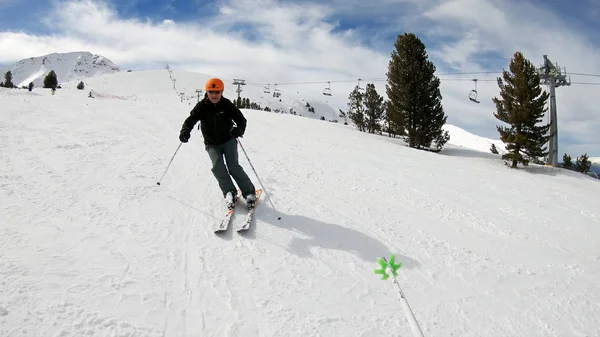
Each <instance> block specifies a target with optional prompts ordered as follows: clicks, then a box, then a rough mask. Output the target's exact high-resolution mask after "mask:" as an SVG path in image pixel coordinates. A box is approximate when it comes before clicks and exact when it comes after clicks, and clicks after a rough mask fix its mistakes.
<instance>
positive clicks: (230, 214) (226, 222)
mask: <svg viewBox="0 0 600 337" xmlns="http://www.w3.org/2000/svg"><path fill="white" fill-rule="evenodd" d="M238 194H239V192H238ZM239 200H240V198H235V201H234V202H233V204H231V205H228V206H227V213H226V214H225V217H224V218H223V219H222V220H221V222H220V223H219V226H218V227H217V229H215V233H220V232H225V231H226V230H227V229H228V228H229V224H230V223H231V218H232V217H233V213H234V212H235V206H236V205H237V203H238V201H239Z"/></svg>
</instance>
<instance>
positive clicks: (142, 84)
mask: <svg viewBox="0 0 600 337" xmlns="http://www.w3.org/2000/svg"><path fill="white" fill-rule="evenodd" d="M213 76H217V75H214V74H201V73H195V72H189V71H185V70H177V69H161V70H147V71H136V72H131V73H129V72H120V73H115V74H107V75H102V76H96V77H94V78H89V79H87V80H86V82H85V83H86V88H85V89H86V90H85V92H84V94H85V95H87V94H88V93H89V91H90V90H92V91H94V93H95V94H98V95H113V96H115V95H116V96H123V97H125V96H126V97H128V99H141V100H145V101H147V102H149V101H153V100H156V99H157V98H159V97H166V99H168V100H169V101H171V102H172V101H173V99H174V98H175V100H176V101H178V102H181V101H182V99H181V94H182V93H183V102H184V103H185V104H187V105H188V106H189V108H190V109H191V108H192V107H193V106H194V104H195V103H196V102H197V101H198V93H197V92H196V90H202V93H201V94H200V95H201V97H202V96H203V95H204V84H205V83H206V81H207V80H208V79H209V78H210V77H213ZM223 81H224V82H225V93H224V96H225V97H227V98H229V99H231V100H232V101H233V100H235V99H237V96H238V94H237V92H236V90H237V86H234V85H233V84H232V83H233V79H226V78H223ZM77 83H78V81H72V82H70V83H65V84H63V87H69V88H75V87H76V86H77ZM142 88H143V89H142ZM242 90H243V91H242V93H241V95H240V96H241V97H243V98H249V99H250V100H251V101H252V102H255V103H257V104H259V105H260V106H261V107H262V108H264V107H269V108H270V109H271V110H272V111H276V110H278V111H279V112H280V113H288V114H289V113H290V109H293V110H294V111H295V112H296V116H303V117H309V118H314V119H320V118H321V117H324V118H325V120H326V121H334V120H337V123H339V124H344V122H348V124H350V125H352V123H351V122H350V120H349V119H347V118H341V117H340V116H339V108H338V107H336V106H334V105H333V104H330V103H329V102H328V101H327V99H326V98H321V97H312V96H310V95H309V96H305V95H304V94H303V93H301V92H294V93H288V92H282V91H279V92H280V93H281V95H280V96H279V97H273V88H271V90H270V93H265V92H264V88H263V87H261V86H254V85H246V86H242ZM307 102H308V104H309V105H310V106H311V107H313V108H314V113H313V112H310V111H309V110H308V108H307V106H306V103H307Z"/></svg>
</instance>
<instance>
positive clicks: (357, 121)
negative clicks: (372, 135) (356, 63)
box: [348, 86, 365, 131]
mask: <svg viewBox="0 0 600 337" xmlns="http://www.w3.org/2000/svg"><path fill="white" fill-rule="evenodd" d="M348 99H349V100H350V101H349V102H348V118H350V120H351V121H352V122H353V123H354V125H356V127H357V128H358V131H365V114H364V111H365V108H364V94H363V93H362V92H360V90H359V88H358V86H356V87H355V88H354V90H352V92H351V93H350V95H349V96H348Z"/></svg>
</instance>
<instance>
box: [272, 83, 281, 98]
mask: <svg viewBox="0 0 600 337" xmlns="http://www.w3.org/2000/svg"><path fill="white" fill-rule="evenodd" d="M279 96H281V92H279V89H277V84H275V89H273V97H279Z"/></svg>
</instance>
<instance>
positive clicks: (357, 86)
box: [356, 78, 365, 91]
mask: <svg viewBox="0 0 600 337" xmlns="http://www.w3.org/2000/svg"><path fill="white" fill-rule="evenodd" d="M360 81H362V78H359V79H358V84H357V85H356V88H358V90H359V91H365V89H364V88H361V87H360Z"/></svg>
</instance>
